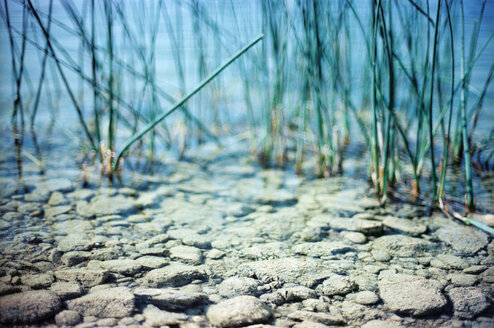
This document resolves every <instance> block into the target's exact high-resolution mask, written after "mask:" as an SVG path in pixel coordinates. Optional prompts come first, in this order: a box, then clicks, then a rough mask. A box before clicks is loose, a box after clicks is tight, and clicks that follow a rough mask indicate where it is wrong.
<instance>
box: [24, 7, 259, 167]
mask: <svg viewBox="0 0 494 328" xmlns="http://www.w3.org/2000/svg"><path fill="white" fill-rule="evenodd" d="M29 1H30V0H29ZM263 37H264V34H262V35H260V36H259V37H257V38H256V39H255V40H253V41H252V42H250V43H249V44H248V45H247V46H245V47H244V48H243V49H241V50H240V51H238V52H237V53H236V54H235V55H233V56H232V57H230V59H228V60H227V61H226V62H225V63H224V64H223V65H221V66H220V67H218V68H217V69H216V70H215V71H214V72H212V73H211V74H210V75H209V76H207V77H206V78H205V79H204V80H203V81H202V82H201V83H199V85H198V86H197V87H196V88H195V89H194V90H192V91H191V92H189V93H188V94H187V95H185V96H184V97H182V98H181V99H180V100H178V101H177V102H176V103H175V104H174V105H173V106H172V107H171V108H170V109H169V110H168V111H166V112H164V113H162V114H161V115H159V116H157V117H156V118H155V119H154V120H153V121H152V122H151V123H149V124H148V125H146V126H145V127H144V128H143V129H142V130H141V131H140V132H138V133H136V134H135V135H133V136H132V137H130V138H129V139H128V140H127V142H125V144H124V145H123V146H122V148H121V149H120V151H119V152H118V154H117V156H116V160H115V162H114V163H113V167H112V171H113V172H115V171H116V170H117V168H118V164H119V162H120V159H121V158H122V156H123V154H124V153H125V152H126V151H127V150H128V149H129V148H130V146H132V144H134V143H135V142H136V141H137V140H139V139H140V138H142V136H143V135H145V134H146V133H148V132H149V131H151V130H152V129H153V128H154V127H155V126H156V125H157V124H158V123H159V122H161V121H162V120H164V119H165V118H166V117H167V116H169V115H170V114H171V113H173V112H174V111H175V110H177V109H178V108H180V107H181V106H182V105H183V104H184V103H185V102H187V100H189V99H190V98H191V97H192V96H193V95H195V94H196V93H197V92H199V90H201V89H202V88H203V87H204V86H205V85H207V84H208V83H209V82H210V81H211V80H213V79H214V78H215V77H216V76H217V75H218V74H220V73H221V72H222V71H223V70H224V69H225V68H227V67H228V66H229V65H230V64H231V63H233V62H234V61H235V60H236V59H237V58H238V57H240V56H241V55H243V54H244V53H245V52H246V51H247V50H249V49H250V48H251V47H252V46H254V45H255V44H256V43H257V42H259V41H260V40H261V39H262V38H263Z"/></svg>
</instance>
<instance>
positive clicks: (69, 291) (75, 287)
mask: <svg viewBox="0 0 494 328" xmlns="http://www.w3.org/2000/svg"><path fill="white" fill-rule="evenodd" d="M50 289H51V291H52V292H54V293H55V294H57V295H58V296H59V297H60V298H61V299H62V300H68V299H71V298H76V297H79V296H81V295H82V293H83V292H84V290H83V289H82V287H81V285H79V284H78V283H76V282H65V281H57V282H55V283H53V284H52V285H51V287H50Z"/></svg>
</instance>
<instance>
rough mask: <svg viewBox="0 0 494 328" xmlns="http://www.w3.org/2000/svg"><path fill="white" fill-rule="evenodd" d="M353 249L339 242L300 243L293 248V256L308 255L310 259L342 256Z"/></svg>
mask: <svg viewBox="0 0 494 328" xmlns="http://www.w3.org/2000/svg"><path fill="white" fill-rule="evenodd" d="M354 250H355V248H353V247H352V246H350V245H348V244H347V243H344V242H340V241H333V242H326V241H321V242H316V243H302V244H298V245H296V246H294V247H293V251H294V252H295V254H302V255H308V256H312V257H323V256H330V255H335V254H343V253H347V252H351V251H354Z"/></svg>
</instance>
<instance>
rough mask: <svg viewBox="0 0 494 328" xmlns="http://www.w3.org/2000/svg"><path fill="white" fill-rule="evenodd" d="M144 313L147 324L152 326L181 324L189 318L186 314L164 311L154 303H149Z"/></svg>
mask: <svg viewBox="0 0 494 328" xmlns="http://www.w3.org/2000/svg"><path fill="white" fill-rule="evenodd" d="M142 314H143V315H144V318H145V319H146V324H147V325H149V326H151V327H161V326H168V325H179V324H181V323H183V322H184V321H186V320H187V315H185V314H182V313H174V312H168V311H163V310H160V309H158V308H157V307H156V306H154V305H152V304H150V305H147V306H146V308H145V309H144V311H143V312H142Z"/></svg>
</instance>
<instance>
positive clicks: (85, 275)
mask: <svg viewBox="0 0 494 328" xmlns="http://www.w3.org/2000/svg"><path fill="white" fill-rule="evenodd" d="M55 277H56V278H57V279H59V280H65V281H69V282H77V283H80V284H81V285H82V286H84V287H94V286H97V285H101V284H103V283H104V282H105V281H106V280H107V279H108V278H109V273H108V271H106V270H89V269H68V270H58V271H55Z"/></svg>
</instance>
